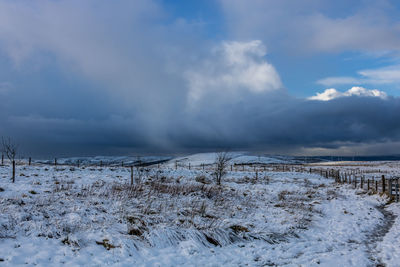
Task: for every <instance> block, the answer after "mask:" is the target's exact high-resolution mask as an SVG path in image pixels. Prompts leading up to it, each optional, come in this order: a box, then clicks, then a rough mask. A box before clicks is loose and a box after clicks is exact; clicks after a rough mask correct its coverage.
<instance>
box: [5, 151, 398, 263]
mask: <svg viewBox="0 0 400 267" xmlns="http://www.w3.org/2000/svg"><path fill="white" fill-rule="evenodd" d="M231 156H232V160H231V162H230V164H235V163H236V164H250V165H251V164H255V163H263V164H268V163H274V164H277V163H292V162H291V159H290V158H286V159H285V158H283V157H266V156H265V157H264V156H253V155H249V154H246V153H242V152H240V153H232V155H231ZM80 159H82V158H80ZM97 159H101V160H102V161H103V162H106V160H104V157H97ZM153 159H154V158H153ZM153 159H152V160H153ZM69 160H70V161H68V160H64V161H63V163H68V162H73V161H71V159H69ZM118 160H121V158H109V159H108V162H118ZM176 160H178V161H179V162H180V163H182V164H181V165H179V166H178V167H175V161H176ZM214 161H215V153H203V154H195V155H190V156H186V157H180V158H177V159H173V160H171V161H169V162H166V163H164V164H161V165H160V167H159V168H158V166H157V165H154V166H150V167H146V168H135V169H134V170H135V172H134V177H135V181H136V180H137V179H136V178H138V177H139V176H140V182H139V183H137V184H136V183H135V184H134V186H130V185H129V183H130V175H131V173H130V168H124V167H121V166H120V165H119V164H115V166H111V167H96V166H83V167H82V166H81V167H79V168H78V167H76V166H67V165H66V166H56V167H55V166H49V165H46V164H39V163H37V162H36V163H35V164H34V165H32V166H27V165H26V164H25V163H23V162H20V163H19V165H18V166H17V177H16V182H15V183H14V184H13V183H11V182H10V176H9V175H10V166H8V165H7V166H0V188H1V189H3V190H0V260H2V261H0V264H2V265H4V266H16V265H39V266H57V265H61V264H66V265H72V266H80V265H85V266H99V265H111V266H132V265H136V266H177V265H185V266H221V265H228V266H237V265H251V266H265V265H271V266H275V265H278V266H317V265H320V266H339V265H343V266H367V265H372V264H374V263H375V261H374V259H377V260H378V261H380V262H381V263H385V264H387V266H396V264H397V263H398V261H399V255H400V253H399V252H400V246H399V245H398V241H399V240H400V236H399V233H400V229H399V225H400V222H399V218H400V216H399V215H400V206H399V204H398V203H392V204H390V205H386V206H385V207H386V210H387V211H388V212H391V213H392V214H393V216H394V218H395V219H394V220H395V221H394V223H393V225H392V226H391V227H390V229H388V231H387V233H384V235H383V236H382V237H381V238H378V239H377V240H376V242H375V241H374V242H372V241H371V239H370V237H371V235H372V236H373V235H376V233H375V231H376V229H378V228H379V227H380V226H381V225H383V224H384V222H385V220H386V218H385V217H384V214H382V212H381V211H380V210H379V209H378V208H377V207H378V206H382V205H385V204H386V202H387V199H386V198H384V197H380V196H379V195H371V194H368V193H367V192H366V191H365V190H361V189H354V188H353V187H352V186H351V185H337V184H335V183H334V181H333V180H332V179H326V178H324V177H321V176H320V175H318V174H315V173H313V174H309V173H300V172H276V171H273V169H272V168H270V167H266V169H265V171H264V168H259V169H258V170H257V172H255V171H254V166H251V167H249V166H247V167H244V170H243V169H242V168H238V169H235V168H234V169H233V171H229V170H230V169H229V168H228V173H227V175H226V177H224V179H223V182H222V186H220V187H219V186H216V185H215V184H214V183H213V177H212V171H213V169H212V166H211V164H212V163H213V162H214ZM88 162H89V161H88ZM90 162H91V164H93V162H95V161H94V160H93V159H91V161H90ZM188 163H190V164H191V166H192V167H191V169H189V168H188V166H187V165H188ZM203 164H205V165H206V167H205V169H204V170H203ZM344 165H346V164H345V163H340V164H337V165H335V164H332V165H329V168H339V169H343V168H344V169H352V168H358V169H360V168H362V169H364V170H369V172H366V174H365V175H378V173H374V171H375V170H378V169H379V170H380V171H381V172H382V171H385V173H387V175H388V174H395V173H399V171H400V168H399V164H398V163H396V162H380V163H379V164H378V163H371V164H367V163H363V164H357V165H354V164H352V165H346V166H344ZM310 166H313V167H315V166H316V165H314V164H313V165H310ZM318 167H319V168H328V167H327V166H326V165H322V163H321V165H318ZM200 176H204V180H200V179H198V178H199V177H200ZM198 181H206V182H207V184H203V183H201V182H198ZM209 182H210V183H209Z"/></svg>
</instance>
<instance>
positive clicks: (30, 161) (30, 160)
mask: <svg viewBox="0 0 400 267" xmlns="http://www.w3.org/2000/svg"><path fill="white" fill-rule="evenodd" d="M31 163H32V158H31V157H29V166H31Z"/></svg>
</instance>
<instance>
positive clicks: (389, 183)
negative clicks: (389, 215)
mask: <svg viewBox="0 0 400 267" xmlns="http://www.w3.org/2000/svg"><path fill="white" fill-rule="evenodd" d="M388 189H389V190H388V193H389V197H390V198H391V197H392V179H388Z"/></svg>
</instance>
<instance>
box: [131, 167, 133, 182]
mask: <svg viewBox="0 0 400 267" xmlns="http://www.w3.org/2000/svg"><path fill="white" fill-rule="evenodd" d="M132 185H133V166H131V186H132Z"/></svg>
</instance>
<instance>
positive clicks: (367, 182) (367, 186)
mask: <svg viewBox="0 0 400 267" xmlns="http://www.w3.org/2000/svg"><path fill="white" fill-rule="evenodd" d="M367 188H368V191H369V179H368V181H367Z"/></svg>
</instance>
